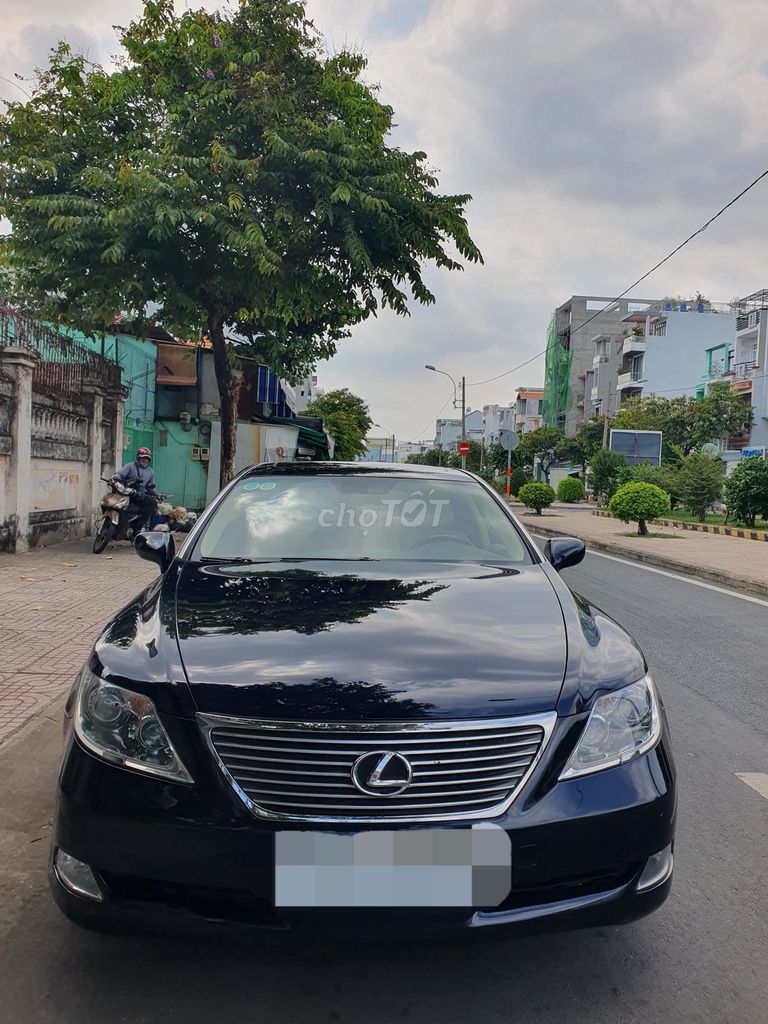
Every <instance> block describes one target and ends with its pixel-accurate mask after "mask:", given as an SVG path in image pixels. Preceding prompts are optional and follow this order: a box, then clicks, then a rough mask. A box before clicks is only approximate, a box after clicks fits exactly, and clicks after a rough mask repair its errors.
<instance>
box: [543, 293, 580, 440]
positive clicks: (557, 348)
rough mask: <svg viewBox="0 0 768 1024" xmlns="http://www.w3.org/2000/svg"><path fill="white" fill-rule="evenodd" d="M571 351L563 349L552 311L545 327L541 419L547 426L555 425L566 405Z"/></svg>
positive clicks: (571, 357)
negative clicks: (545, 347)
mask: <svg viewBox="0 0 768 1024" xmlns="http://www.w3.org/2000/svg"><path fill="white" fill-rule="evenodd" d="M572 359H573V353H572V352H569V351H568V350H567V349H565V348H564V347H563V345H562V343H561V341H560V338H559V337H558V334H557V325H556V323H555V316H554V313H553V314H552V317H551V319H550V321H549V327H548V329H547V351H546V355H545V357H544V404H543V409H542V419H543V421H544V425H545V426H547V427H556V426H557V419H558V416H560V414H561V413H564V412H565V410H566V408H567V407H568V381H569V379H570V376H571V360H572Z"/></svg>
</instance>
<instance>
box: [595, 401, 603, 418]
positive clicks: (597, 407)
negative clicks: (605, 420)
mask: <svg viewBox="0 0 768 1024" xmlns="http://www.w3.org/2000/svg"><path fill="white" fill-rule="evenodd" d="M602 415H603V406H602V403H601V402H595V416H602Z"/></svg>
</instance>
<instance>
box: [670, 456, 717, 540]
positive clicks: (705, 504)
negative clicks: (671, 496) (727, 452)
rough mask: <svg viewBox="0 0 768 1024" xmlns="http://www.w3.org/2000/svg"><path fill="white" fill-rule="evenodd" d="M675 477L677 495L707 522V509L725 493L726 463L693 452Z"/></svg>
mask: <svg viewBox="0 0 768 1024" xmlns="http://www.w3.org/2000/svg"><path fill="white" fill-rule="evenodd" d="M674 475H675V484H676V490H677V494H678V495H679V498H680V500H681V501H682V503H683V504H684V505H685V507H686V508H687V509H689V510H690V511H691V512H693V514H694V515H696V516H698V517H699V522H702V523H703V522H705V521H706V518H707V509H709V508H711V506H712V505H713V504H714V502H716V501H718V500H719V498H720V496H721V494H722V493H723V478H724V475H725V463H724V462H723V460H722V459H712V458H710V457H709V456H708V455H702V454H701V452H691V453H690V455H686V456H685V458H684V459H683V462H682V465H681V466H680V468H679V469H678V470H677V472H676V473H675V474H674Z"/></svg>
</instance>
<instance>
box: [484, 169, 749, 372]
mask: <svg viewBox="0 0 768 1024" xmlns="http://www.w3.org/2000/svg"><path fill="white" fill-rule="evenodd" d="M766 176H768V169H766V170H764V171H763V172H762V174H759V175H758V176H757V177H756V178H755V180H754V181H752V182H750V183H749V185H747V187H746V188H743V189H742V190H741V192H739V193H738V195H735V196H734V197H733V199H731V200H729V201H728V202H727V203H726V204H725V206H723V207H722V208H721V209H719V210H718V211H717V213H715V214H714V215H713V216H712V217H710V218H709V220H708V221H706V222H705V223H704V224H702V225H701V227H700V228H697V229H696V230H695V231H694V232H693V234H691V235H689V236H688V237H687V238H686V239H685V241H684V242H681V243H680V244H679V245H678V246H675V248H674V249H673V250H672V251H671V252H669V253H667V255H666V256H665V257H664V259H661V260H659V262H658V263H657V264H656V265H655V266H653V267H651V269H650V270H647V271H646V272H645V273H644V274H643V275H642V277H638V279H637V280H636V281H633V282H632V284H631V285H629V287H628V288H625V289H624V291H623V292H620V293H619V294H618V295H617V296H616V298H614V299H611V300H610V302H607V303H606V304H605V305H604V306H603V307H602V308H601V309H598V310H597V312H596V313H593V314H592V316H590V317H587V319H586V320H585V321H584V323H583V324H579V326H578V327H574V328H573V329H572V331H571V333H572V334H575V332H576V331H580V330H581V329H582V328H583V327H586V326H587V324H590V323H592V321H593V320H595V319H597V317H599V316H600V315H601V314H602V313H604V312H605V311H606V310H607V309H610V307H611V306H613V305H614V304H615V303H616V302H618V301H619V299H623V298H624V296H625V295H626V294H627V293H628V292H631V291H632V289H633V288H636V287H637V286H638V285H639V284H640V283H641V282H643V281H644V280H645V279H646V278H647V277H650V276H651V274H652V273H653V272H654V271H656V270H658V269H659V267H661V266H663V265H664V264H665V263H666V262H667V260H670V259H672V257H673V256H675V255H677V253H679V252H680V250H681V249H683V248H684V247H685V246H686V245H688V243H689V242H691V241H693V239H694V238H696V236H697V235H700V234H702V232H704V231H706V230H707V228H708V227H709V225H710V224H713V223H714V222H715V221H716V220H717V218H718V217H720V216H722V214H724V213H725V211H726V210H728V209H730V207H731V206H733V205H734V203H737V202H738V201H739V199H741V198H742V196H745V195H746V194H747V192H749V190H750V189H752V188H754V187H755V185H757V184H758V183H759V182H761V181H762V180H763V178H765V177H766ZM549 349H550V346H549V345H548V346H547V347H546V348H545V349H542V351H541V352H537V353H536V355H535V356H531V358H530V359H526V361H525V362H524V363H520V365H519V366H513V367H512V369H511V370H505V371H504V373H499V374H498V375H497V376H495V377H489V378H488V380H478V381H474V383H471V384H467V387H468V388H474V387H478V386H479V385H480V384H491V383H492V382H493V381H495V380H501V378H502V377H508V376H509V374H510V373H515V371H516V370H520V369H522V367H523V366H527V365H528V363H532V362H533V361H534V359H539V358H540V357H541V356H543V355H546V354H547V352H548V351H549Z"/></svg>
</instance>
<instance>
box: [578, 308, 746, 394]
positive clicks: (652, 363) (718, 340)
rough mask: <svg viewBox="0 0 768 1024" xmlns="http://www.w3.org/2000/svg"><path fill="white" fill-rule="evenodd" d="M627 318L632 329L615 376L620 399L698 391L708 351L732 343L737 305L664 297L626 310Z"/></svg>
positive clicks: (622, 345)
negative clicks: (646, 304)
mask: <svg viewBox="0 0 768 1024" xmlns="http://www.w3.org/2000/svg"><path fill="white" fill-rule="evenodd" d="M623 323H624V324H625V325H626V326H627V328H631V329H630V330H628V332H627V335H626V337H625V338H624V339H623V340H622V342H621V351H620V354H619V360H620V362H619V366H618V374H617V376H616V380H615V388H616V392H617V394H618V397H619V402H621V401H623V400H624V399H625V398H629V397H630V396H633V395H634V396H642V395H652V394H658V395H663V396H664V397H665V398H674V397H675V395H695V394H697V393H698V392H699V390H700V385H699V375H700V373H701V366H702V362H703V360H704V358H705V356H706V353H707V352H708V351H710V350H712V349H719V348H720V346H722V345H729V344H732V341H733V336H734V330H735V329H736V307H735V305H734V304H733V303H725V302H708V301H700V302H672V301H669V300H665V301H663V302H656V303H653V305H651V306H649V307H648V309H646V310H643V311H636V312H633V313H629V314H627V316H625V317H624V319H623ZM597 351H598V352H599V351H600V348H599V345H598V348H597ZM595 358H597V356H596V357H595Z"/></svg>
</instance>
